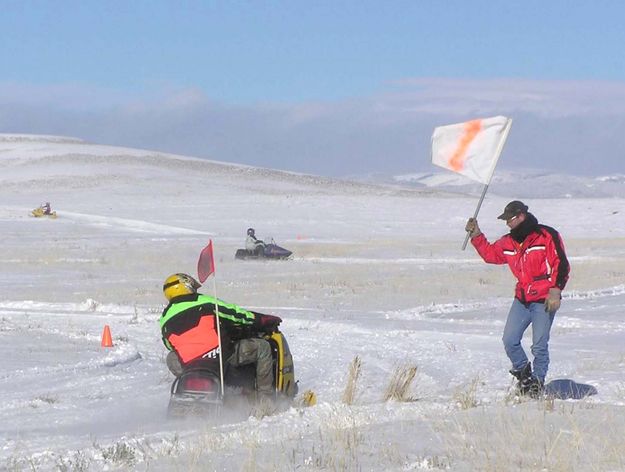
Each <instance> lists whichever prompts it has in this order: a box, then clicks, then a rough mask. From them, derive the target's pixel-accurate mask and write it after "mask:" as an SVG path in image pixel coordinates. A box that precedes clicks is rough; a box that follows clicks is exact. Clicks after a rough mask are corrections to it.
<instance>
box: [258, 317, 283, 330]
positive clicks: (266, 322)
mask: <svg viewBox="0 0 625 472" xmlns="http://www.w3.org/2000/svg"><path fill="white" fill-rule="evenodd" d="M280 323H282V318H280V317H279V316H273V315H260V320H259V323H258V324H259V326H260V328H261V329H263V330H265V331H274V330H275V329H276V328H277V327H278V326H279V325H280Z"/></svg>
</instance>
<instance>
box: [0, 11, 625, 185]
mask: <svg viewBox="0 0 625 472" xmlns="http://www.w3.org/2000/svg"><path fill="white" fill-rule="evenodd" d="M623 18H625V2H620V1H601V0H599V1H592V2H591V1H549V2H544V1H543V2H538V1H523V2H520V1H518V2H517V1H501V2H496V1H491V2H485V1H385V2H382V1H379V2H372V1H360V2H353V1H343V2H341V1H334V2H332V1H313V2H311V1H308V2H304V1H292V2H286V1H285V2H283V1H272V2H261V1H256V2H249V1H248V2H237V1H230V2H226V1H224V2H164V1H131V2H128V1H100V2H95V1H59V2H51V1H46V2H44V1H4V2H3V3H2V15H0V38H1V41H0V61H1V63H2V74H1V75H0V132H25V133H26V132H28V133H47V134H66V135H72V136H77V137H81V138H84V139H87V140H91V141H98V142H103V141H104V142H105V143H107V144H116V145H131V146H137V147H145V148H149V149H159V150H164V151H169V152H179V153H184V154H191V155H197V156H206V157H210V158H213V159H216V160H224V161H232V162H242V163H247V164H252V165H261V166H268V167H277V168H282V169H287V170H296V171H304V172H311V173H319V174H328V175H345V174H351V173H357V172H358V171H363V170H364V171H383V170H385V169H387V170H389V171H391V172H403V171H410V170H411V169H410V168H411V164H410V162H411V161H410V159H415V160H417V159H418V158H417V157H416V156H417V154H419V153H421V152H423V149H422V147H423V146H424V144H423V143H425V144H427V141H428V140H429V137H430V135H431V128H432V127H433V126H435V125H439V124H446V122H447V121H446V120H449V122H456V121H462V120H463V119H464V118H467V117H468V118H471V117H472V114H476V113H492V114H508V115H512V117H513V119H514V118H515V117H517V116H518V117H519V118H520V119H521V120H522V121H521V123H522V124H523V126H525V128H521V130H523V129H526V131H525V133H526V134H521V137H523V139H525V136H527V137H528V138H529V137H530V136H532V130H533V129H536V128H538V129H542V128H544V127H545V126H550V124H553V129H554V130H559V131H558V132H560V133H564V134H563V135H562V136H561V139H560V141H567V140H570V138H571V137H575V139H579V130H577V127H578V126H579V125H578V124H577V120H578V119H579V118H580V116H583V115H584V110H585V112H586V114H587V116H592V117H593V119H594V118H596V114H600V115H601V116H600V117H599V121H600V122H603V120H604V119H607V120H609V119H611V118H613V117H614V115H615V114H616V115H617V116H618V119H619V120H622V119H623V113H624V112H625V105H623V96H624V95H623V89H624V88H625V54H624V53H623V44H625V33H624V30H625V28H623V25H622V22H623ZM493 83H495V84H496V87H494V89H495V90H496V91H497V92H496V93H497V94H498V95H497V98H496V99H493V97H492V93H493ZM507 84H508V85H509V86H508V85H507ZM576 85H577V86H579V88H578V87H576ZM506 89H508V90H510V91H514V93H512V92H510V93H508V94H506V93H505V91H506ZM606 90H613V91H614V93H613V94H609V93H606ZM593 91H594V92H596V93H597V94H598V96H597V97H595V96H594V95H593ZM528 94H529V95H528ZM522 96H530V97H532V98H533V102H532V103H533V105H532V107H530V108H531V109H528V108H527V103H524V101H523V100H520V99H519V97H522ZM537 97H538V98H537ZM580 99H581V100H582V102H581V103H580V102H579V100H580ZM415 100H416V101H418V103H419V106H418V107H417V108H418V110H419V116H417V115H416V111H415V110H416V108H415V106H414V104H415ZM602 100H605V106H603V102H602ZM615 101H616V104H617V105H619V106H616V105H615ZM425 102H427V104H426V103H425ZM469 102H470V103H469ZM541 103H542V104H545V108H544V109H538V108H539V105H540V104H541ZM410 104H412V105H410ZM563 104H564V105H563ZM454 105H456V106H455V107H454ZM606 106H607V107H608V108H610V110H611V112H610V116H609V117H605V116H604V115H605V114H604V113H603V112H602V111H601V110H602V109H604V108H605V107H606ZM558 107H562V108H561V110H560V109H558ZM569 107H571V108H574V109H575V110H577V111H571V110H569ZM614 108H615V109H614ZM613 109H614V110H613ZM380 110H383V112H382V113H380ZM407 113H410V114H412V117H413V121H412V122H411V121H410V120H406V116H407ZM554 114H558V115H559V116H558V117H557V118H556V117H554ZM373 115H376V116H375V117H372V116H373ZM381 115H383V116H381ZM44 116H47V117H48V119H47V120H46V119H44ZM311 117H312V118H311ZM367 117H369V118H367ZM159 118H160V119H159ZM530 118H531V119H530ZM268 120H272V121H274V125H273V126H272V125H271V124H270V123H268V122H267V121H268ZM368 120H372V121H368ZM381 120H382V121H384V122H383V123H380V121H381ZM571 120H572V121H573V122H571ZM393 123H395V124H397V127H394V126H393ZM122 124H123V127H122ZM359 124H360V126H358V125H359ZM411 125H412V126H413V130H412V131H411V130H410V126H411ZM129 127H130V129H129ZM576 130H577V132H576ZM521 132H522V131H521ZM521 132H520V133H521ZM411 133H413V135H414V138H415V139H414V141H412V142H411V141H410V140H411ZM514 133H515V129H514V128H513V131H512V134H511V139H512V137H513V136H514ZM566 133H568V134H566ZM164 134H167V136H164ZM593 134H594V133H593ZM423 135H425V136H423ZM372 136H374V137H375V142H374V143H373V142H370V143H369V145H367V140H371V139H373V138H372ZM242 139H246V140H247V141H248V142H246V143H245V145H242V144H241V143H240V141H241V140H242ZM588 139H589V140H588V142H585V143H584V144H583V145H582V147H584V146H587V147H588V149H592V147H593V144H592V142H591V141H592V139H591V137H589V138H588ZM311 141H314V142H315V146H314V147H313V149H311V147H310V143H311ZM350 141H351V142H353V143H354V146H353V147H350V145H349V142H350ZM554 141H557V140H556V139H554ZM385 144H387V147H386V148H385ZM552 144H553V143H550V142H548V143H546V146H547V145H549V146H551V145H552ZM402 146H403V147H402ZM534 146H535V144H534V145H533V146H532V148H534ZM615 146H616V147H618V146H620V141H617V140H615V141H614V142H610V146H609V148H610V149H613V148H614V147H615ZM536 147H537V148H540V146H536ZM579 148H580V143H576V144H575V145H574V146H572V147H571V150H570V151H566V152H567V153H569V154H570V153H571V152H573V151H576V150H579ZM385 149H387V150H388V152H385ZM549 149H552V148H551V147H550V148H549ZM553 149H554V150H555V148H553ZM621 151H622V148H621ZM510 152H512V153H513V156H516V161H515V160H514V159H513V160H512V161H511V163H512V164H514V163H515V162H518V163H519V164H520V163H522V162H523V161H524V160H525V161H528V159H527V158H525V159H524V158H523V157H522V155H523V149H522V148H521V147H520V144H515V147H514V148H513V149H512V151H510ZM533 152H534V151H533ZM602 153H604V154H605V150H603V151H602ZM551 154H552V152H551V151H550V152H549V155H551ZM382 155H384V156H382ZM547 157H548V156H547V155H546V156H543V157H542V158H541V159H538V158H537V159H538V160H537V161H536V162H534V161H533V159H534V158H533V157H532V158H531V159H529V161H531V162H525V163H528V164H532V165H536V166H541V165H543V166H545V167H546V168H550V167H553V168H557V167H558V166H557V162H555V161H553V156H551V157H550V158H547ZM582 157H583V156H581V155H580V156H579V160H580V163H581V162H582V160H583V159H582ZM620 157H622V154H620V156H619V159H620ZM550 159H551V160H550ZM310 161H312V162H314V163H318V165H312V164H311V163H310ZM545 161H546V165H545ZM605 161H606V162H605V165H601V166H597V168H596V170H597V171H598V172H612V171H614V170H615V166H614V165H612V164H614V163H615V162H616V161H613V160H612V159H608V158H607V157H606V158H605ZM341 163H343V164H344V165H341ZM418 163H419V165H416V166H415V169H413V170H422V169H423V168H425V167H424V166H423V165H422V163H421V162H420V161H418ZM541 163H542V164H541ZM514 165H516V164H514ZM417 167H418V169H417ZM592 170H593V169H592V168H584V169H582V170H581V171H582V172H584V173H592Z"/></svg>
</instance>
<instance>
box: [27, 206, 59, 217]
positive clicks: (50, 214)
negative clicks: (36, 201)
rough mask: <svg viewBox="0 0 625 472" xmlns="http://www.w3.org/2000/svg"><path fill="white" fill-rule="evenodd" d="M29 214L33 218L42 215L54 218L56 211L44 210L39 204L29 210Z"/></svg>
mask: <svg viewBox="0 0 625 472" xmlns="http://www.w3.org/2000/svg"><path fill="white" fill-rule="evenodd" d="M30 216H34V217H35V218H41V217H43V216H47V217H48V218H56V211H50V212H46V210H45V209H44V208H43V207H42V206H40V207H38V208H35V209H34V210H31V212H30Z"/></svg>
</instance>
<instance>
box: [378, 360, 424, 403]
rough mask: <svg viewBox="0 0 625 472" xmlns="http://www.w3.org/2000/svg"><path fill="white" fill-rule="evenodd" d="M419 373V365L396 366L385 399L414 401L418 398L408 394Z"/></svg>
mask: <svg viewBox="0 0 625 472" xmlns="http://www.w3.org/2000/svg"><path fill="white" fill-rule="evenodd" d="M416 375H417V366H413V365H401V366H398V367H396V368H395V371H394V372H393V376H392V377H391V380H390V382H389V384H388V386H387V387H386V390H385V391H384V401H385V402H387V401H389V400H395V401H400V402H413V401H416V400H417V398H415V397H411V396H408V392H409V390H410V385H411V384H412V381H413V380H414V378H415V376H416Z"/></svg>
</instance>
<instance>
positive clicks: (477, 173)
mask: <svg viewBox="0 0 625 472" xmlns="http://www.w3.org/2000/svg"><path fill="white" fill-rule="evenodd" d="M511 125H512V119H510V118H506V117H505V116H494V117H492V118H483V119H477V120H471V121H467V122H465V123H458V124H454V125H447V126H439V127H437V128H434V134H432V164H434V165H437V166H440V167H444V168H445V169H449V170H451V171H453V172H457V173H458V174H462V175H464V176H465V177H468V178H469V179H471V180H476V181H478V182H481V183H483V184H486V185H488V184H489V183H490V179H491V177H492V175H493V172H494V171H495V166H496V165H497V160H498V159H499V155H500V154H501V151H502V149H503V145H504V144H505V142H506V138H507V137H508V132H509V131H510V126H511Z"/></svg>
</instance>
